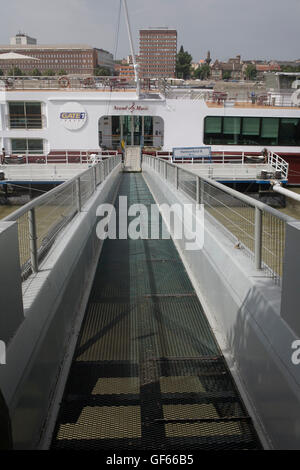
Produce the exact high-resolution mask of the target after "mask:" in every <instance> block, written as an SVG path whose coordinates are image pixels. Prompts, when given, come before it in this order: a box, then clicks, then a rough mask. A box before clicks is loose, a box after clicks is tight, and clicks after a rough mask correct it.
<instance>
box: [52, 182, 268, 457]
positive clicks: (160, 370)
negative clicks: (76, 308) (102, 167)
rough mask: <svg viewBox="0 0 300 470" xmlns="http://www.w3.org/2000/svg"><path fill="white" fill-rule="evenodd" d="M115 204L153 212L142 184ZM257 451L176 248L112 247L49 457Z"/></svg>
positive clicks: (158, 243) (105, 255) (127, 185)
mask: <svg viewBox="0 0 300 470" xmlns="http://www.w3.org/2000/svg"><path fill="white" fill-rule="evenodd" d="M118 196H127V198H128V206H130V205H131V204H137V203H139V204H144V205H145V206H146V207H150V205H151V204H155V202H154V199H153V197H152V195H151V193H150V191H149V189H148V186H147V184H146V182H145V180H144V178H143V176H142V174H135V173H129V174H124V175H123V177H122V180H121V185H120V188H119V194H118ZM118 200H119V198H118V197H117V199H116V201H118ZM116 210H117V213H118V211H119V207H118V204H116ZM128 222H130V217H129V219H128ZM147 223H148V222H147ZM163 224H164V222H163V221H162V218H161V217H160V218H159V227H160V228H162V225H163ZM260 447H261V444H260V442H259V440H258V437H257V435H256V432H255V429H254V426H253V424H252V421H251V418H250V417H249V415H248V413H247V411H246V408H245V406H244V404H243V402H242V400H241V397H240V395H239V393H238V391H237V388H236V386H235V383H234V381H233V379H232V377H231V374H230V372H229V369H228V368H227V365H226V362H225V360H224V357H223V355H222V353H221V350H220V349H219V346H218V345H217V342H216V340H215V338H214V335H213V333H212V330H211V328H210V326H209V323H208V321H207V319H206V316H205V314H204V311H203V308H202V306H201V304H200V302H199V300H198V297H197V295H196V292H195V291H194V289H193V286H192V284H191V282H190V279H189V277H188V275H187V272H186V271H185V268H184V266H183V263H182V261H181V259H180V257H179V254H178V252H177V250H176V248H175V245H174V243H173V241H172V240H171V239H162V238H159V239H156V240H150V239H144V240H143V239H138V240H133V239H127V240H118V239H116V240H114V239H107V240H106V241H105V242H104V246H103V249H102V253H101V256H100V259H99V263H98V267H97V270H96V275H95V278H94V283H93V287H92V290H91V294H90V298H89V302H88V305H87V309H86V313H85V318H84V320H83V324H82V328H81V331H80V335H79V339H78V342H77V347H76V350H75V354H74V357H73V363H72V366H71V369H70V374H69V377H68V381H67V385H66V388H65V392H64V395H63V399H62V404H61V408H60V412H59V415H58V419H57V423H56V427H55V432H54V435H53V440H52V448H53V449H98V450H101V449H102V450H109V449H111V450H116V449H119V450H122V449H123V450H129V449H130V450H131V451H132V450H151V449H152V450H155V451H159V450H178V449H181V450H186V449H258V448H260Z"/></svg>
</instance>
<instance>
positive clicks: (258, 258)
mask: <svg viewBox="0 0 300 470" xmlns="http://www.w3.org/2000/svg"><path fill="white" fill-rule="evenodd" d="M254 242H255V246H254V257H255V267H256V269H261V267H262V210H261V209H258V207H256V208H255V235H254Z"/></svg>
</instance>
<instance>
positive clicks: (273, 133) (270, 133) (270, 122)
mask: <svg viewBox="0 0 300 470" xmlns="http://www.w3.org/2000/svg"><path fill="white" fill-rule="evenodd" d="M278 130H279V118H262V126H261V136H262V137H276V139H277V138H278Z"/></svg>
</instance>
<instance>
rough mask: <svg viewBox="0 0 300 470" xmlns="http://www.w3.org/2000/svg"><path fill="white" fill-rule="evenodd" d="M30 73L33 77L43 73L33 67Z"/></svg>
mask: <svg viewBox="0 0 300 470" xmlns="http://www.w3.org/2000/svg"><path fill="white" fill-rule="evenodd" d="M29 75H32V76H33V77H40V76H41V75H42V74H41V72H40V70H39V69H33V70H32V72H29Z"/></svg>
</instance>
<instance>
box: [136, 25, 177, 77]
mask: <svg viewBox="0 0 300 470" xmlns="http://www.w3.org/2000/svg"><path fill="white" fill-rule="evenodd" d="M176 54H177V31H176V30H173V29H168V28H153V29H152V28H150V29H143V30H140V55H139V63H140V76H141V78H173V77H175V68H176Z"/></svg>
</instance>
